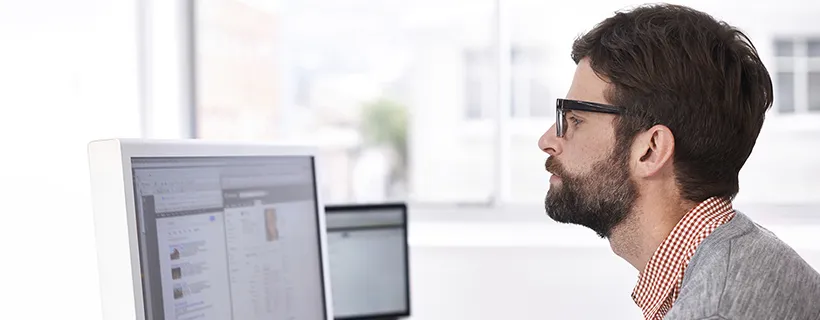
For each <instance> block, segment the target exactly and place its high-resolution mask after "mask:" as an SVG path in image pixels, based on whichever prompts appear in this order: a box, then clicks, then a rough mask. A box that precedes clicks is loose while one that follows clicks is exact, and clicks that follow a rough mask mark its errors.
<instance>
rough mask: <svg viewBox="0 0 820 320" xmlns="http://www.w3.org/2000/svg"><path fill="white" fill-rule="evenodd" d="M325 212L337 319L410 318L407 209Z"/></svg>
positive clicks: (382, 206)
mask: <svg viewBox="0 0 820 320" xmlns="http://www.w3.org/2000/svg"><path fill="white" fill-rule="evenodd" d="M325 212H326V214H327V241H328V254H329V258H330V274H331V276H330V279H331V281H332V283H333V289H332V290H333V310H334V317H335V319H345V320H352V319H356V320H361V319H397V318H402V317H408V316H410V273H409V271H410V270H409V269H410V268H409V265H410V263H409V250H408V245H407V206H406V205H405V204H402V203H384V204H363V205H329V206H326V207H325Z"/></svg>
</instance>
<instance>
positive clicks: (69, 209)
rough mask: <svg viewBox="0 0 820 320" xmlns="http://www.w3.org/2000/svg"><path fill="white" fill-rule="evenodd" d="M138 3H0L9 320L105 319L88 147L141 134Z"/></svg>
mask: <svg viewBox="0 0 820 320" xmlns="http://www.w3.org/2000/svg"><path fill="white" fill-rule="evenodd" d="M135 5H136V4H135V1H108V0H96V1H95V0H75V1H58V0H51V1H44V0H37V1H32V0H29V1H2V2H0V41H2V49H0V70H2V71H0V141H1V142H2V143H0V146H2V151H0V181H2V183H0V202H2V204H3V210H2V213H3V218H2V221H0V254H2V257H3V259H2V261H3V262H2V263H0V284H2V285H0V296H2V297H3V300H4V303H2V306H3V307H2V308H0V319H64V318H65V319H92V320H93V319H99V318H100V316H101V315H100V309H99V307H100V306H99V291H98V290H99V289H98V280H97V266H96V253H95V247H94V245H95V244H94V238H93V237H94V236H93V234H94V230H93V222H92V214H91V206H90V199H89V192H88V171H87V164H86V163H87V162H86V153H85V152H86V149H85V148H86V143H87V142H88V141H90V140H92V139H97V138H107V137H114V136H119V137H138V136H139V135H140V115H139V112H138V110H139V109H138V101H137V97H138V94H137V64H136V61H137V59H136V52H137V50H136V47H135V46H136V38H135V36H136V31H135V27H136V25H137V24H136V22H135V14H134V12H135Z"/></svg>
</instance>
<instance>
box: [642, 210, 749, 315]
mask: <svg viewBox="0 0 820 320" xmlns="http://www.w3.org/2000/svg"><path fill="white" fill-rule="evenodd" d="M734 216H735V211H734V209H732V203H731V202H729V201H727V200H725V199H722V198H717V197H712V198H709V199H706V200H705V201H703V202H701V203H700V204H698V205H697V206H695V208H693V209H692V210H690V211H689V212H688V213H686V215H684V216H683V218H681V220H680V221H679V222H678V224H677V225H676V226H675V228H674V229H672V232H671V233H669V236H668V237H666V240H664V241H663V242H662V243H661V245H660V246H659V247H658V249H657V250H656V251H655V254H654V255H652V258H651V259H649V262H648V263H647V264H646V268H644V270H643V272H641V274H640V275H639V276H638V284H637V285H636V286H635V289H634V290H633V291H632V300H634V301H635V304H637V305H638V307H640V308H641V311H643V315H644V317H645V318H646V319H650V320H654V319H661V318H663V316H664V315H666V313H667V312H668V311H669V309H671V308H672V304H673V303H674V301H675V299H677V297H678V294H679V293H680V286H681V282H682V281H683V273H684V271H685V270H686V267H687V266H688V265H689V260H690V259H691V258H692V255H694V254H695V250H696V249H697V247H698V245H700V243H701V242H702V241H703V239H705V238H706V237H707V236H709V234H711V233H712V231H715V229H716V228H717V227H718V226H720V225H722V224H724V223H726V222H727V221H729V220H731V219H732V218H733V217H734Z"/></svg>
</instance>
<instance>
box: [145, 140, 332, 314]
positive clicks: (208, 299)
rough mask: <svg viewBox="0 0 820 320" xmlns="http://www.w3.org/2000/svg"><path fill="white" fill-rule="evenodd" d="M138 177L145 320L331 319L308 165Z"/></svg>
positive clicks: (267, 164) (203, 167)
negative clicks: (324, 285)
mask: <svg viewBox="0 0 820 320" xmlns="http://www.w3.org/2000/svg"><path fill="white" fill-rule="evenodd" d="M132 169H133V177H134V187H135V188H134V189H135V198H136V199H135V200H136V205H137V216H138V219H137V220H138V221H137V222H138V228H139V231H140V232H139V241H140V260H141V265H142V273H143V274H142V284H143V295H144V298H145V299H144V301H145V311H146V319H150V320H194V319H203V320H226V319H236V320H256V319H259V320H261V319H266V320H271V319H283V320H284V319H299V320H302V319H317V320H325V313H324V312H325V308H324V289H323V283H322V281H323V280H322V270H321V268H322V267H321V261H320V260H321V256H320V249H319V233H318V225H319V224H318V221H317V217H316V216H317V214H316V210H317V207H316V197H315V192H316V191H315V183H314V164H313V159H312V158H311V157H307V156H304V157H233V158H173V159H168V158H166V159H158V158H139V159H137V158H134V159H132Z"/></svg>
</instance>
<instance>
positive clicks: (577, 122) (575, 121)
mask: <svg viewBox="0 0 820 320" xmlns="http://www.w3.org/2000/svg"><path fill="white" fill-rule="evenodd" d="M567 120H569V121H570V122H572V124H574V125H578V124H579V123H581V119H578V118H576V117H573V116H569V117H568V118H567Z"/></svg>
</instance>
